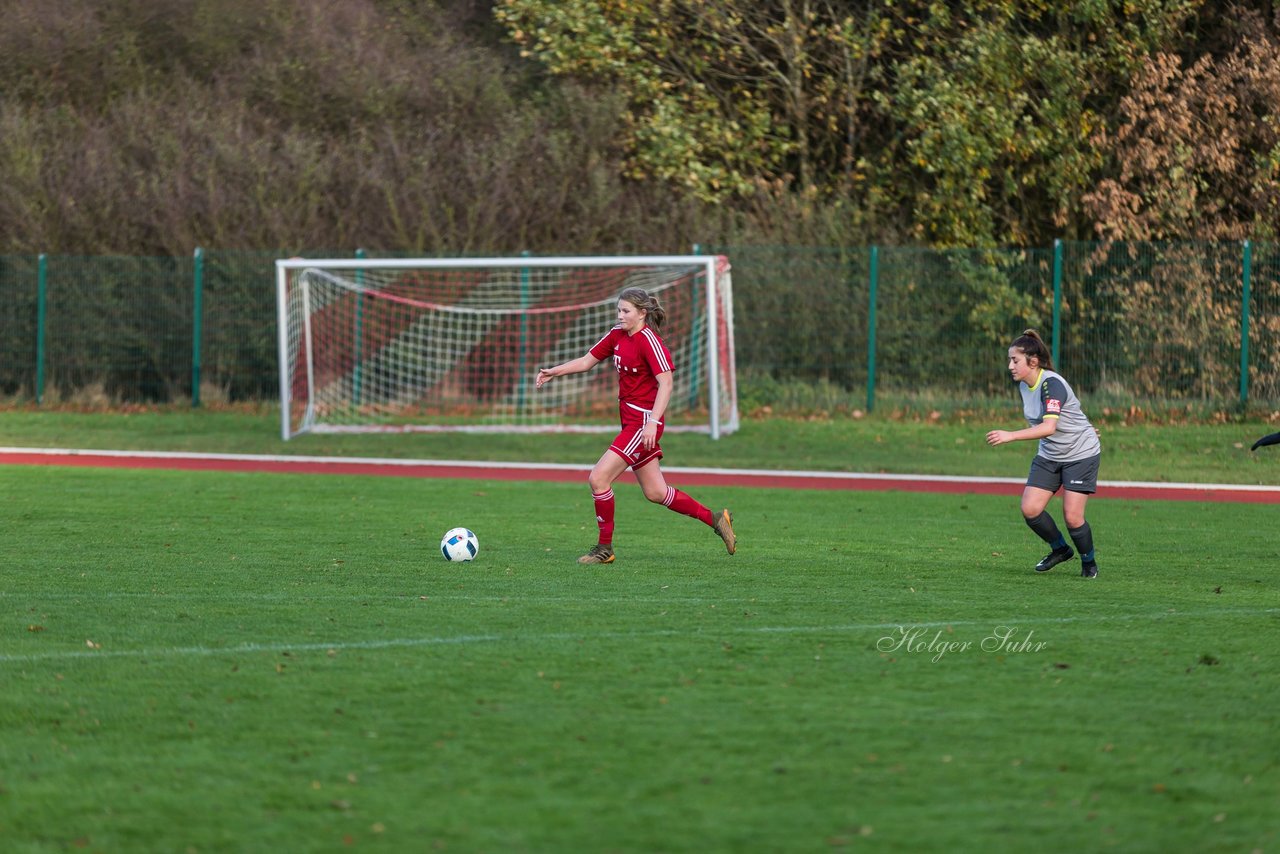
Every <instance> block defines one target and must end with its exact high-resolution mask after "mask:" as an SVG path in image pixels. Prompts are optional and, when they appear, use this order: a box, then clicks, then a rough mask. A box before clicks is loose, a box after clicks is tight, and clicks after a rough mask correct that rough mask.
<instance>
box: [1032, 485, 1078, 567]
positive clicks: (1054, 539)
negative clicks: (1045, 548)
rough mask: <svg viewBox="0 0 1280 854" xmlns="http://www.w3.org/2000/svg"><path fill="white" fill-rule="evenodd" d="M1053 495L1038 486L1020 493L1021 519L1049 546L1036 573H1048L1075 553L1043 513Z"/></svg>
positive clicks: (1049, 518) (1049, 517)
mask: <svg viewBox="0 0 1280 854" xmlns="http://www.w3.org/2000/svg"><path fill="white" fill-rule="evenodd" d="M1050 498H1053V493H1052V492H1050V491H1049V490H1047V489H1041V488H1040V487H1038V486H1028V487H1027V488H1026V489H1024V490H1023V491H1022V518H1023V519H1025V520H1026V522H1027V527H1028V528H1030V529H1031V530H1032V531H1035V533H1036V536H1037V537H1039V538H1040V539H1042V540H1044V541H1045V542H1046V543H1048V544H1049V548H1050V549H1052V551H1050V552H1049V553H1048V554H1047V555H1045V556H1044V557H1043V558H1041V559H1040V562H1039V563H1037V564H1036V572H1048V571H1049V570H1051V569H1053V568H1054V567H1055V566H1057V565H1058V564H1060V563H1062V562H1063V561H1065V560H1071V558H1073V557H1075V555H1076V553H1075V551H1074V550H1073V549H1072V548H1071V546H1069V545H1067V538H1066V537H1064V536H1062V532H1061V531H1059V530H1058V525H1057V523H1056V522H1054V521H1053V517H1052V516H1050V515H1049V514H1048V513H1046V512H1045V508H1046V507H1048V506H1049V499H1050Z"/></svg>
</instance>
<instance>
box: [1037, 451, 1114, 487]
mask: <svg viewBox="0 0 1280 854" xmlns="http://www.w3.org/2000/svg"><path fill="white" fill-rule="evenodd" d="M1101 459H1102V455H1101V454H1094V455H1093V456H1092V457H1089V458H1088V459H1086V460H1074V461H1072V462H1069V463H1059V462H1055V461H1053V460H1046V459H1045V458H1044V457H1042V456H1040V455H1039V454H1037V455H1036V458H1035V459H1033V460H1032V461H1031V473H1030V474H1028V475H1027V486H1034V487H1037V488H1038V489H1047V490H1049V491H1050V492H1057V491H1058V487H1062V488H1063V489H1065V490H1066V491H1067V492H1083V493H1084V494H1085V495H1093V494H1094V493H1095V492H1097V491H1098V461H1099V460H1101Z"/></svg>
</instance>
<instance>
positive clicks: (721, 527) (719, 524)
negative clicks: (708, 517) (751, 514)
mask: <svg viewBox="0 0 1280 854" xmlns="http://www.w3.org/2000/svg"><path fill="white" fill-rule="evenodd" d="M711 527H712V528H714V529H715V532H716V533H717V534H719V535H720V539H722V540H724V547H725V548H726V549H728V550H729V554H733V553H734V552H736V551H737V550H738V538H737V537H736V536H734V534H733V516H731V515H729V510H728V508H725V509H724V510H721V511H720V512H719V513H717V514H716V521H715V524H714V525H712V526H711Z"/></svg>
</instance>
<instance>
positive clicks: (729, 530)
mask: <svg viewBox="0 0 1280 854" xmlns="http://www.w3.org/2000/svg"><path fill="white" fill-rule="evenodd" d="M635 475H636V480H637V481H639V483H640V488H641V489H642V490H643V491H644V497H645V498H647V499H649V500H650V501H652V502H653V503H654V504H661V505H662V506H664V507H667V508H669V509H671V510H674V511H676V512H677V513H681V514H683V515H685V516H689V517H691V518H693V519H697V520H698V521H699V522H701V523H702V524H704V525H707V526H709V527H710V528H711V529H712V530H714V531H715V532H716V533H717V534H718V535H719V536H720V539H722V540H724V545H725V548H726V549H728V550H729V554H733V553H734V552H735V551H736V550H737V548H738V541H737V538H736V537H735V536H734V534H733V519H732V517H731V516H730V515H729V511H728V510H721V511H720V512H719V513H714V514H713V513H712V512H711V511H710V510H708V509H707V507H706V506H705V505H704V504H702V503H700V502H698V501H695V500H694V499H693V498H691V497H690V496H689V495H687V494H685V493H683V492H681V491H680V490H678V489H676V488H675V487H672V486H668V485H667V479H666V478H665V477H663V475H662V469H661V468H659V466H658V462H657V460H654V461H653V462H651V463H649V464H647V465H643V466H641V467H640V468H638V469H635Z"/></svg>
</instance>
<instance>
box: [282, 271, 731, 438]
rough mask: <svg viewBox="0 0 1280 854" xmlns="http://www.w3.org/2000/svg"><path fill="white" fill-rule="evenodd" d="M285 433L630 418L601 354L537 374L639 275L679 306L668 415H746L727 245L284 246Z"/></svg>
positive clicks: (580, 424)
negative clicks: (549, 379) (395, 249)
mask: <svg viewBox="0 0 1280 854" xmlns="http://www.w3.org/2000/svg"><path fill="white" fill-rule="evenodd" d="M276 274H277V297H278V312H279V318H278V322H279V350H280V402H281V434H282V435H283V436H284V438H286V439H288V438H290V437H291V436H295V435H297V434H299V433H303V432H307V431H313V432H372V431H415V430H473V431H474V430H488V431H494V432H518V431H550V430H600V431H608V430H616V429H617V377H616V375H615V374H614V371H613V370H612V368H611V366H610V365H607V364H602V365H599V366H597V367H596V368H595V369H594V370H592V371H591V372H589V373H586V374H576V375H571V376H565V377H561V378H560V379H558V380H557V381H556V382H554V383H551V384H549V385H547V386H544V387H543V388H542V389H537V390H535V389H534V379H535V377H536V375H537V372H538V368H540V367H548V366H550V365H555V364H559V363H561V362H565V361H568V360H569V359H574V358H577V357H578V356H581V355H582V354H584V353H586V352H587V350H588V349H590V348H591V346H592V345H594V344H595V343H596V342H597V341H599V340H600V338H601V337H603V336H604V334H605V333H606V332H608V331H609V329H611V328H612V327H613V325H614V324H615V323H616V322H617V298H618V294H619V293H621V292H622V291H623V290H624V289H626V288H628V287H640V288H644V289H645V290H646V291H649V292H650V293H651V294H653V295H654V296H656V297H657V298H658V300H659V302H661V304H662V307H663V308H664V309H665V310H666V315H667V317H666V322H665V324H664V325H663V326H662V328H661V330H660V334H661V335H662V338H663V340H664V341H665V342H666V344H667V347H668V348H669V349H670V350H671V353H672V356H673V358H674V360H675V365H676V370H675V372H674V377H673V379H674V390H673V393H672V397H671V403H670V405H669V406H668V409H667V414H666V424H667V426H666V429H667V430H702V431H704V432H709V433H710V434H711V436H712V437H714V438H718V437H719V436H720V435H721V434H723V433H729V432H732V431H734V430H736V429H737V426H738V406H737V386H736V382H735V362H734V355H733V288H732V285H731V279H730V275H729V263H728V260H727V259H726V258H724V257H719V256H704V255H689V256H679V255H677V256H636V257H583V258H469V259H421V258H419V259H374V258H360V259H341V260H334V259H304V258H291V259H288V260H280V261H277V262H276Z"/></svg>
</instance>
